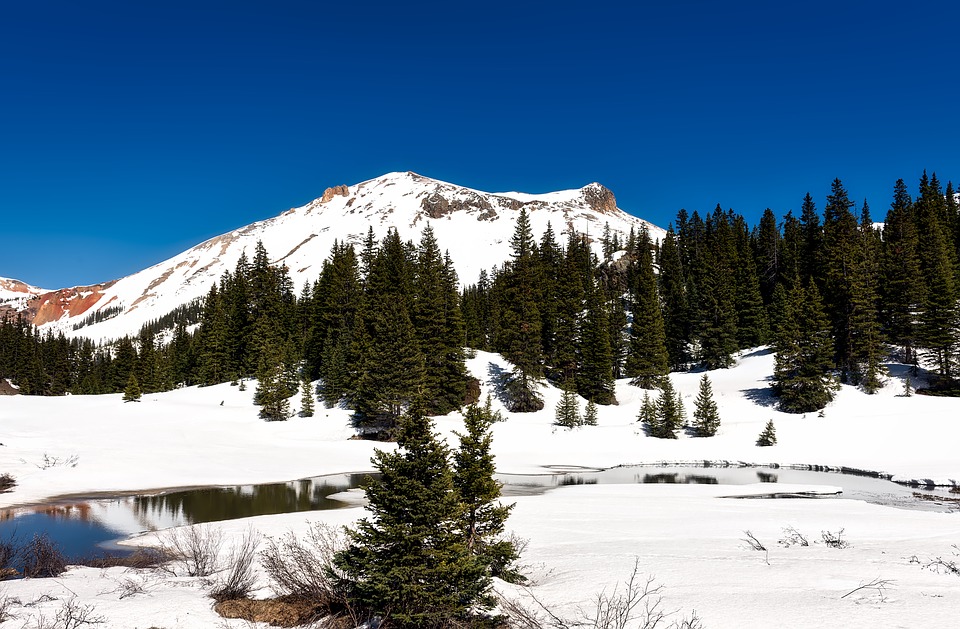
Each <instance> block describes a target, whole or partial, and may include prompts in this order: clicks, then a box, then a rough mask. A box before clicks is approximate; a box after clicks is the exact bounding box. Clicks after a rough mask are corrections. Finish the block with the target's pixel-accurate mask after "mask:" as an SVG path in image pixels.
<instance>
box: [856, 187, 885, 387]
mask: <svg viewBox="0 0 960 629" xmlns="http://www.w3.org/2000/svg"><path fill="white" fill-rule="evenodd" d="M879 253H880V240H879V235H878V234H877V232H876V230H874V228H873V220H872V219H871V217H870V206H869V205H867V202H866V201H864V202H863V208H862V209H861V212H860V226H859V231H858V233H857V242H856V250H855V253H854V259H853V269H852V273H851V275H852V282H851V291H850V297H851V301H850V326H851V335H850V356H851V358H852V364H853V383H854V384H857V385H859V386H860V387H862V388H863V390H864V391H866V392H867V393H875V392H876V391H877V390H878V389H879V388H880V387H881V386H883V373H884V369H883V365H882V361H883V356H884V350H883V344H882V341H883V339H882V337H881V333H880V320H879V317H878V314H877V298H878V297H877V284H878V281H879V273H880V269H879V264H878V258H879Z"/></svg>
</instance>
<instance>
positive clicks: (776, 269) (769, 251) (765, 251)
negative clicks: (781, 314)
mask: <svg viewBox="0 0 960 629" xmlns="http://www.w3.org/2000/svg"><path fill="white" fill-rule="evenodd" d="M753 244H754V254H755V255H754V257H755V260H756V270H757V273H756V274H757V279H758V281H759V284H760V296H761V298H762V299H763V303H764V304H767V305H769V304H770V302H771V301H773V290H774V288H775V287H776V285H777V281H778V280H779V278H780V264H781V261H780V255H781V249H782V247H783V244H782V239H781V237H780V230H779V229H778V228H777V217H776V216H775V215H774V214H773V210H771V209H770V208H767V209H766V210H764V211H763V216H761V217H760V225H759V226H758V227H757V231H756V232H755V236H754V238H753Z"/></svg>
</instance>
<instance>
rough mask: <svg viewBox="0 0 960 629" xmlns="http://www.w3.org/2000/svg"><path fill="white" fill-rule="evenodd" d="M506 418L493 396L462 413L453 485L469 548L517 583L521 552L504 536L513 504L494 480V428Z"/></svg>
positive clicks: (495, 573) (497, 572) (494, 570)
mask: <svg viewBox="0 0 960 629" xmlns="http://www.w3.org/2000/svg"><path fill="white" fill-rule="evenodd" d="M498 421H503V417H502V416H501V415H500V413H498V412H497V411H494V410H493V408H492V406H491V402H490V398H489V397H487V400H486V403H485V404H484V405H483V406H480V405H478V404H471V405H470V406H468V407H467V409H466V410H465V411H464V413H463V425H464V429H465V432H464V433H463V434H461V433H455V434H456V435H457V437H459V439H460V448H459V449H458V450H457V451H456V452H454V455H453V464H454V468H453V469H454V475H453V484H454V488H455V489H456V490H457V494H458V495H459V497H460V502H461V503H462V504H463V514H462V518H461V530H462V535H463V539H464V540H465V541H466V546H467V549H468V550H469V551H470V552H471V553H473V555H474V556H475V557H476V558H477V559H478V560H479V561H480V563H481V564H482V565H483V566H485V567H486V569H487V573H488V574H489V575H490V576H493V577H498V578H501V579H504V580H506V581H509V582H511V583H516V582H519V581H522V580H523V576H522V575H521V574H520V573H519V572H517V569H516V567H515V566H514V563H515V562H516V560H517V559H518V558H519V553H518V552H517V549H516V548H515V547H514V546H513V544H512V543H511V542H509V541H507V540H505V539H503V538H502V536H503V532H504V524H505V523H506V520H507V517H508V516H509V515H510V511H511V510H512V509H513V505H503V504H501V503H500V502H499V499H500V487H501V484H500V483H499V482H498V481H497V480H495V479H494V473H495V472H496V467H495V465H494V457H493V454H492V453H491V451H490V450H491V443H492V441H493V436H492V434H491V430H490V429H491V427H492V425H493V424H494V423H495V422H498Z"/></svg>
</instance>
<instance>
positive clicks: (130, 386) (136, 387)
mask: <svg viewBox="0 0 960 629" xmlns="http://www.w3.org/2000/svg"><path fill="white" fill-rule="evenodd" d="M140 396H141V393H140V384H139V383H138V382H137V376H136V374H134V373H133V372H131V373H130V377H129V378H128V379H127V386H126V388H125V389H124V390H123V401H124V402H139V401H140Z"/></svg>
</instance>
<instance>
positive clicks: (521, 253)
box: [497, 209, 543, 413]
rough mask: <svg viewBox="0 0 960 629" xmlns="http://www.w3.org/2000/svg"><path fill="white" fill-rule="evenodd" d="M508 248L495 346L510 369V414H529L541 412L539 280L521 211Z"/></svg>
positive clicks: (532, 249)
mask: <svg viewBox="0 0 960 629" xmlns="http://www.w3.org/2000/svg"><path fill="white" fill-rule="evenodd" d="M510 244H511V247H512V249H513V253H512V256H511V257H512V260H511V262H510V264H509V267H508V269H507V270H505V271H504V273H503V275H502V276H501V277H502V278H503V282H504V289H503V298H504V301H503V303H502V315H501V322H500V339H499V341H498V343H497V345H498V347H499V348H500V351H501V353H502V354H503V356H504V358H506V359H507V360H509V361H510V362H511V363H512V364H513V366H514V370H513V373H512V374H511V376H510V380H509V382H508V383H507V387H506V388H507V393H508V395H509V397H510V406H509V408H510V410H511V411H513V412H516V413H523V412H533V411H539V410H540V409H542V408H543V400H542V399H541V398H540V395H539V394H538V393H537V390H536V386H537V381H538V380H539V379H540V378H541V377H542V376H543V366H542V363H541V359H542V352H541V345H540V342H541V328H540V326H541V319H540V311H539V309H538V307H537V302H538V300H539V295H538V286H539V278H538V273H537V264H536V258H535V257H534V254H535V250H536V246H535V245H534V242H533V234H532V232H531V229H530V219H529V218H528V217H527V213H526V211H525V210H523V209H521V210H520V216H519V218H518V219H517V226H516V229H515V230H514V235H513V238H511V240H510Z"/></svg>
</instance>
